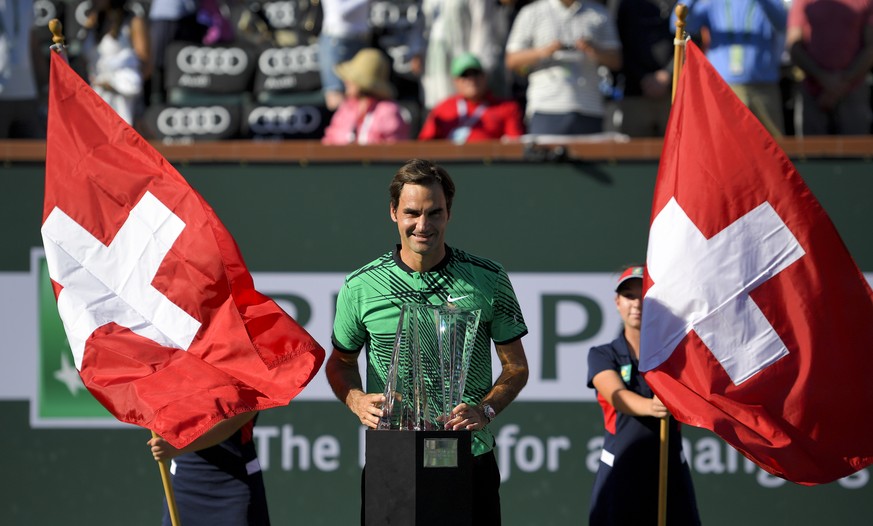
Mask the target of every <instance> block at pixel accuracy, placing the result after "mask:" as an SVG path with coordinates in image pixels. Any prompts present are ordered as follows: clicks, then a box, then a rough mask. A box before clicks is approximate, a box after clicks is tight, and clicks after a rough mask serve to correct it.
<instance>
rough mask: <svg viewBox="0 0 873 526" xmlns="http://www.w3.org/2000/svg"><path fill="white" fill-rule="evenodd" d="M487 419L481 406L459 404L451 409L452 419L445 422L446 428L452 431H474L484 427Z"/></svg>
mask: <svg viewBox="0 0 873 526" xmlns="http://www.w3.org/2000/svg"><path fill="white" fill-rule="evenodd" d="M486 424H488V419H487V418H485V413H484V411H482V408H481V407H479V406H475V405H467V404H464V403H462V404H459V405H458V406H457V407H455V408H454V409H452V419H451V420H449V421H448V422H446V429H451V430H452V431H461V430H464V429H466V430H468V431H476V430H479V429H482V428H483V427H485V425H486Z"/></svg>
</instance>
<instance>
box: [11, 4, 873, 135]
mask: <svg viewBox="0 0 873 526" xmlns="http://www.w3.org/2000/svg"><path fill="white" fill-rule="evenodd" d="M682 3H684V4H685V5H686V6H688V8H689V12H688V16H687V20H686V21H687V31H688V33H689V35H690V37H691V38H692V39H693V40H694V41H695V42H696V43H697V44H698V45H699V46H700V47H701V49H703V50H704V51H705V52H706V54H707V56H708V58H709V60H710V62H711V63H712V64H713V66H714V67H715V68H716V70H717V71H718V72H719V74H721V75H722V77H723V78H724V79H725V80H726V81H727V83H728V84H729V85H730V87H731V88H732V89H733V91H734V92H735V93H736V95H737V96H738V97H739V98H740V99H741V100H742V101H743V102H744V103H745V104H746V106H748V107H749V109H750V110H751V111H752V113H753V114H754V115H755V116H756V117H757V118H758V119H759V120H760V121H761V123H762V124H763V125H764V126H765V127H766V128H767V129H768V130H769V131H770V133H771V134H772V135H774V136H776V137H779V136H781V135H797V136H800V135H866V134H870V133H871V132H873V130H871V101H873V89H871V77H873V74H871V68H873V0H686V1H683V2H682ZM675 5H676V1H675V0H585V1H573V0H527V1H525V0H396V1H380V0H278V1H272V0H84V1H83V0H0V139H2V138H41V137H45V124H46V95H47V90H48V58H49V46H50V44H51V38H52V35H51V32H50V31H49V29H48V22H49V21H50V20H51V19H54V18H57V19H59V20H61V22H62V23H63V27H64V35H65V37H66V43H67V46H68V52H69V56H70V63H71V65H72V66H73V67H74V69H76V71H78V72H79V74H80V75H81V76H82V77H83V78H84V79H86V80H87V81H88V82H89V83H90V84H91V86H92V87H93V88H94V90H95V91H96V92H97V93H98V94H100V96H101V97H102V98H103V99H104V100H105V101H106V102H107V103H108V104H110V105H111V106H112V107H113V108H114V109H115V110H116V112H117V113H118V114H119V115H120V116H121V117H122V118H123V119H124V120H125V121H127V122H128V123H129V124H131V125H132V126H134V127H135V128H136V129H137V130H138V131H139V132H140V133H141V134H142V135H143V136H145V137H146V138H149V139H154V140H161V141H165V142H190V141H196V140H219V139H239V138H250V139H261V140H264V139H318V140H321V141H322V142H324V143H325V144H348V143H358V144H368V143H369V144H372V143H384V142H392V141H400V140H408V139H419V140H431V139H448V140H452V141H454V142H456V143H459V144H461V143H465V142H473V141H480V140H492V139H504V140H513V139H517V138H518V137H521V136H523V135H528V134H530V135H540V136H541V135H558V136H578V135H592V134H615V133H619V134H625V135H628V136H631V137H661V136H663V134H664V131H665V127H666V122H667V118H668V115H669V110H670V98H671V86H672V76H673V35H674V31H675V23H676V17H675Z"/></svg>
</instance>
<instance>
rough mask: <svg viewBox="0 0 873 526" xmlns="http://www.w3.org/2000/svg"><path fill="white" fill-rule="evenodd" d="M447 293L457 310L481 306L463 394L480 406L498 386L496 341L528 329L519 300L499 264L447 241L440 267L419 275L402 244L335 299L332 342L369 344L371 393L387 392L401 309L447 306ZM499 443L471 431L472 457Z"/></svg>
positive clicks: (352, 278) (356, 275)
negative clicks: (494, 378) (493, 347)
mask: <svg viewBox="0 0 873 526" xmlns="http://www.w3.org/2000/svg"><path fill="white" fill-rule="evenodd" d="M449 298H451V300H452V301H451V303H453V304H454V305H456V306H457V307H459V308H462V309H466V310H475V309H481V311H482V314H481V317H480V321H479V328H478V331H477V334H476V343H475V347H474V349H473V353H472V357H471V359H470V368H469V370H468V372H467V380H466V384H465V387H464V398H463V399H464V402H466V403H467V404H471V405H476V404H478V403H479V402H480V401H481V400H482V398H484V397H485V395H486V394H488V392H489V391H490V390H491V387H492V384H493V381H492V369H491V356H492V354H491V342H492V341H494V342H495V343H497V344H505V343H510V342H513V341H515V340H517V339H519V338H521V337H522V336H524V335H525V334H527V326H526V325H525V323H524V318H523V317H522V314H521V308H520V307H519V305H518V298H516V296H515V291H514V290H513V289H512V283H511V282H510V281H509V276H507V274H506V271H505V270H504V269H503V266H501V265H500V264H499V263H496V262H494V261H491V260H489V259H485V258H481V257H478V256H474V255H472V254H469V253H467V252H464V251H463V250H458V249H454V248H450V247H448V246H446V257H445V258H443V260H442V261H441V262H440V263H439V264H438V265H437V266H435V267H434V268H432V269H431V270H429V271H428V272H415V271H413V270H412V269H411V268H409V266H407V265H406V264H405V263H403V261H401V259H400V247H399V246H397V247H395V249H394V250H392V251H391V252H388V253H386V254H383V255H382V256H381V257H379V258H378V259H376V260H374V261H372V262H370V263H368V264H367V265H365V266H363V267H361V268H360V269H358V270H356V271H355V272H352V273H351V274H349V275H348V276H347V277H346V280H345V283H344V284H343V286H342V288H341V289H340V292H339V297H338V298H337V306H336V319H335V320H334V324H333V337H332V340H333V346H334V347H335V348H336V349H337V350H338V351H340V352H349V353H356V352H359V351H360V350H361V349H362V348H364V346H366V347H367V352H366V356H367V387H366V390H367V392H369V393H381V392H384V390H385V379H386V377H387V375H388V368H389V366H390V364H391V356H392V352H393V346H394V337H395V334H396V333H397V323H398V321H399V318H400V309H401V307H402V306H403V305H404V304H406V303H419V304H427V303H430V304H433V305H441V304H443V303H447V302H448V300H449ZM493 447H494V435H492V434H491V431H490V429H489V428H488V426H486V427H485V428H484V429H482V430H480V431H476V432H474V433H473V454H474V455H481V454H483V453H487V452H488V451H490V450H491V449H492V448H493Z"/></svg>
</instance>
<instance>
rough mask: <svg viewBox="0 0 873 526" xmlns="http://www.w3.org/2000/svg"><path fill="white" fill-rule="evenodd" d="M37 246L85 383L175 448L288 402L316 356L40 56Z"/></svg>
mask: <svg viewBox="0 0 873 526" xmlns="http://www.w3.org/2000/svg"><path fill="white" fill-rule="evenodd" d="M46 149H47V151H46V187H45V205H44V210H43V226H42V235H43V244H44V246H45V252H46V262H47V265H48V269H49V274H50V276H51V278H52V283H53V285H54V289H55V295H56V296H57V299H58V311H59V313H60V315H61V319H62V321H63V323H64V328H65V330H66V333H67V338H68V340H69V343H70V347H71V349H72V351H73V358H74V360H75V363H76V367H77V369H79V374H80V376H81V377H82V380H83V382H84V384H85V386H86V387H87V388H88V390H89V391H91V393H92V394H93V395H94V396H95V397H96V398H97V400H98V401H99V402H100V403H101V404H103V405H104V406H105V407H106V408H107V409H108V410H109V411H110V412H111V413H112V414H113V415H115V416H116V417H117V418H118V419H119V420H122V421H124V422H129V423H132V424H137V425H140V426H143V427H146V428H149V429H151V430H153V431H155V432H156V433H158V434H159V435H161V436H163V437H164V438H165V439H166V440H167V441H168V442H170V443H171V444H173V445H174V446H176V447H184V446H186V445H187V444H188V443H190V442H191V441H193V440H194V439H196V438H197V437H199V436H200V435H201V434H202V433H204V432H205V431H207V430H208V429H209V428H211V427H212V426H213V425H214V424H215V423H217V422H218V421H220V420H222V419H225V418H228V417H230V416H233V415H235V414H238V413H240V412H245V411H251V410H261V409H267V408H270V407H275V406H280V405H285V404H287V403H288V402H289V401H290V400H291V399H292V398H293V397H294V396H296V395H297V393H299V392H300V391H301V390H302V389H303V388H304V387H305V386H306V384H307V383H308V382H309V381H310V380H311V379H312V378H313V376H314V375H315V373H316V372H317V371H318V369H319V367H320V366H321V363H322V362H323V360H324V350H323V349H322V348H321V347H320V346H319V345H318V343H316V342H315V340H314V339H313V338H312V337H311V336H310V335H309V334H307V333H306V331H305V330H303V328H302V327H300V326H299V325H298V324H297V323H296V322H295V321H294V320H293V319H291V318H290V317H289V316H288V315H287V314H285V312H283V311H282V310H281V309H280V308H279V307H278V305H276V304H275V303H274V302H273V301H272V300H271V299H269V298H267V297H266V296H264V295H262V294H260V293H258V292H257V291H256V290H255V289H254V286H253V283H252V278H251V276H250V274H249V272H248V270H247V269H246V266H245V263H244V262H243V259H242V256H241V255H240V253H239V250H238V248H237V246H236V243H235V242H234V240H233V239H232V238H231V236H230V234H229V233H228V232H227V230H226V229H225V228H224V226H223V225H222V224H221V222H220V221H219V219H218V217H216V215H215V213H214V212H213V210H212V209H211V208H210V207H209V205H208V204H207V203H206V202H205V201H204V200H203V198H202V197H201V196H200V195H199V194H198V193H197V192H195V191H194V190H193V189H192V188H191V187H190V186H189V185H188V184H187V183H186V182H185V180H184V179H183V178H182V176H181V175H180V174H179V173H178V172H177V171H176V170H175V169H174V168H173V167H172V166H171V165H170V164H169V163H168V162H167V161H166V160H165V159H164V158H163V157H162V156H161V155H160V154H159V153H158V152H157V151H156V150H155V149H154V148H152V147H151V146H150V145H149V144H148V142H146V141H145V140H144V139H143V138H142V137H140V136H139V135H138V134H137V133H136V132H135V131H134V130H133V129H131V128H130V127H129V126H128V125H127V124H126V123H125V122H124V121H122V120H121V118H119V117H118V115H116V114H115V112H114V111H113V110H112V109H111V108H110V107H109V106H107V105H106V104H105V103H104V102H103V100H102V99H101V98H100V97H99V96H98V95H97V94H96V93H94V91H93V90H92V89H91V88H90V87H88V85H87V84H85V82H84V81H83V80H82V79H81V78H80V77H79V76H78V75H77V74H76V73H75V72H73V70H72V69H70V67H69V66H68V65H67V64H66V62H65V61H64V60H63V59H62V58H61V57H60V56H59V55H58V54H57V53H52V54H51V78H50V91H49V116H48V140H47V145H46Z"/></svg>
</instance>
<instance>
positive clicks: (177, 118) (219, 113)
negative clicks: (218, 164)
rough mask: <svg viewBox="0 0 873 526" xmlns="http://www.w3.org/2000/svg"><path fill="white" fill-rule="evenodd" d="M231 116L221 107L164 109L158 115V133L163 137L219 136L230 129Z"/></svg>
mask: <svg viewBox="0 0 873 526" xmlns="http://www.w3.org/2000/svg"><path fill="white" fill-rule="evenodd" d="M230 121H231V116H230V112H229V111H227V108H224V107H221V106H197V107H193V108H165V109H164V110H162V111H161V113H159V114H158V122H157V126H158V131H159V132H161V133H162V134H163V135H164V136H167V137H174V136H190V135H220V134H222V133H224V132H226V131H227V130H228V129H229V128H230Z"/></svg>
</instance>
